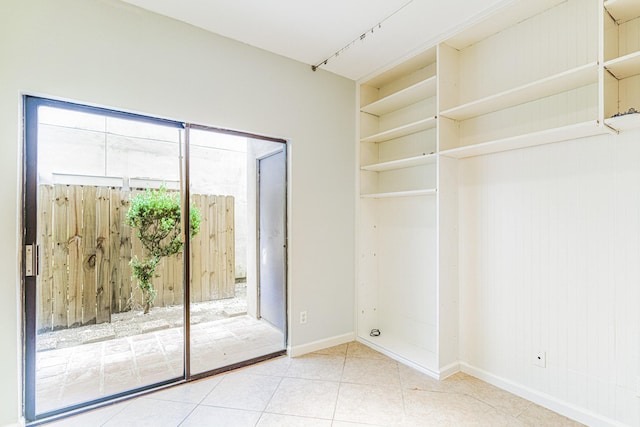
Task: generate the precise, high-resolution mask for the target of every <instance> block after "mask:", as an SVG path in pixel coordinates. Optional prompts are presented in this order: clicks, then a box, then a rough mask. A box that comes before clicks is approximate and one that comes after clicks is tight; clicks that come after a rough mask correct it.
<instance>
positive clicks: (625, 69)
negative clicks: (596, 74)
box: [604, 0, 640, 80]
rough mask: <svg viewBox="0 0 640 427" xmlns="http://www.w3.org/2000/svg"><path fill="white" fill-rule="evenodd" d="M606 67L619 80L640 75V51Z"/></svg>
mask: <svg viewBox="0 0 640 427" xmlns="http://www.w3.org/2000/svg"><path fill="white" fill-rule="evenodd" d="M638 4H640V0H639V1H638ZM604 67H605V68H606V69H607V70H608V71H609V72H610V73H611V74H612V75H613V76H614V77H615V78H616V79H618V80H622V79H626V78H627V77H632V76H635V75H637V74H640V51H638V52H633V53H630V54H628V55H625V56H621V57H620V58H616V59H612V60H611V61H607V62H605V63H604Z"/></svg>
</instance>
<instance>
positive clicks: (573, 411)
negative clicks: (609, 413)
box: [460, 362, 627, 427]
mask: <svg viewBox="0 0 640 427" xmlns="http://www.w3.org/2000/svg"><path fill="white" fill-rule="evenodd" d="M460 368H461V370H462V372H465V373H467V374H469V375H472V376H474V377H476V378H479V379H481V380H482V381H485V382H487V383H489V384H492V385H494V386H496V387H499V388H501V389H503V390H506V391H508V392H510V393H513V394H515V395H517V396H520V397H522V398H524V399H527V400H529V401H531V402H534V403H536V404H538V405H540V406H544V407H545V408H547V409H550V410H552V411H554V412H557V413H558V414H561V415H564V416H565V417H567V418H571V419H573V420H576V421H578V422H580V423H583V424H585V425H589V426H592V427H627V426H626V425H625V424H622V423H620V422H617V421H615V420H612V419H610V418H607V417H604V416H602V415H599V414H597V413H595V412H593V411H590V410H588V409H585V408H582V407H579V406H576V405H573V404H571V403H568V402H565V401H562V400H560V399H558V398H556V397H554V396H551V395H549V394H546V393H542V392H540V391H538V390H534V389H532V388H529V387H527V386H524V385H522V384H518V383H515V382H513V381H511V380H508V379H506V378H502V377H499V376H497V375H494V374H492V373H490V372H487V371H485V370H482V369H480V368H476V367H475V366H472V365H469V364H468V363H465V362H460Z"/></svg>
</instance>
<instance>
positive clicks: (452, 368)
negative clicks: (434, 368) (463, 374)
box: [438, 362, 460, 380]
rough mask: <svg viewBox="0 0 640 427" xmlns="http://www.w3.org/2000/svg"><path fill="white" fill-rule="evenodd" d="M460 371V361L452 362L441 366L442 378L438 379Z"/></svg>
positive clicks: (441, 378)
mask: <svg viewBox="0 0 640 427" xmlns="http://www.w3.org/2000/svg"><path fill="white" fill-rule="evenodd" d="M458 372H460V362H453V363H450V364H449V365H447V366H445V367H443V368H440V378H438V379H439V380H444V379H446V378H448V377H450V376H451V375H453V374H457V373H458Z"/></svg>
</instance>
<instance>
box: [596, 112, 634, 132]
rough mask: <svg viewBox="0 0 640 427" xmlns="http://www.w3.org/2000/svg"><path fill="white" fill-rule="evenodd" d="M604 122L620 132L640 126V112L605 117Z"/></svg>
mask: <svg viewBox="0 0 640 427" xmlns="http://www.w3.org/2000/svg"><path fill="white" fill-rule="evenodd" d="M604 122H605V123H606V124H607V125H609V126H611V127H612V128H613V129H615V130H617V131H618V132H623V131H625V130H631V129H638V128H640V113H635V114H624V115H622V116H616V117H611V118H609V119H605V120H604Z"/></svg>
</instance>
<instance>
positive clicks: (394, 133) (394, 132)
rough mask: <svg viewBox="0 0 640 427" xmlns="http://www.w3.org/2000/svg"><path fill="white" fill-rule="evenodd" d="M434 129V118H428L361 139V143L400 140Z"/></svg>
mask: <svg viewBox="0 0 640 427" xmlns="http://www.w3.org/2000/svg"><path fill="white" fill-rule="evenodd" d="M434 127H436V118H435V117H428V118H426V119H422V120H418V121H417V122H413V123H409V124H407V125H404V126H399V127H397V128H393V129H389V130H386V131H384V132H380V133H377V134H375V135H371V136H368V137H366V138H362V139H361V140H360V141H361V142H384V141H389V140H391V139H395V138H400V137H401V136H406V135H411V134H412V133H416V132H420V131H423V130H427V129H432V128H434Z"/></svg>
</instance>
